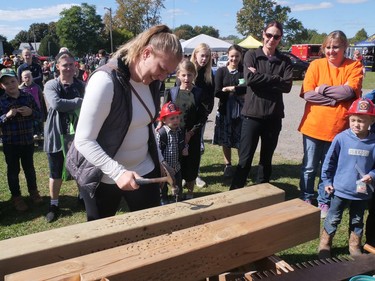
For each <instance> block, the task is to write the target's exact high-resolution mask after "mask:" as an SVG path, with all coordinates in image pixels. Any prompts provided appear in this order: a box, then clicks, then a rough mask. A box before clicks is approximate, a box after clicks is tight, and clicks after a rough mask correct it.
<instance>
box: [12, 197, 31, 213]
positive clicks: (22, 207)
mask: <svg viewBox="0 0 375 281" xmlns="http://www.w3.org/2000/svg"><path fill="white" fill-rule="evenodd" d="M12 201H13V204H14V207H15V208H16V210H17V211H18V212H25V211H27V210H28V209H29V207H28V206H27V205H26V203H25V201H24V200H23V198H22V196H16V197H13V198H12Z"/></svg>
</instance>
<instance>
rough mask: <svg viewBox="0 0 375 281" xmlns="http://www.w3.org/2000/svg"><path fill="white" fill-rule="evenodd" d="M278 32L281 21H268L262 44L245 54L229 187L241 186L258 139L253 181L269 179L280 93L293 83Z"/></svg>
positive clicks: (280, 111) (281, 112) (278, 122)
mask: <svg viewBox="0 0 375 281" xmlns="http://www.w3.org/2000/svg"><path fill="white" fill-rule="evenodd" d="M282 35H283V27H282V25H281V23H279V22H277V21H272V22H270V23H269V24H267V26H266V27H265V28H264V30H263V46H261V47H259V48H258V49H256V50H249V51H247V52H246V54H245V58H244V77H245V79H246V85H247V90H246V95H245V103H244V106H243V109H242V111H241V114H242V116H243V123H242V129H241V140H240V149H239V163H238V166H237V168H236V172H235V175H234V176H233V181H232V184H231V187H230V189H236V188H242V187H244V186H245V184H246V180H247V176H248V174H249V172H250V169H251V163H252V161H253V157H254V153H255V150H256V148H257V145H258V142H259V138H260V140H261V149H260V160H259V165H258V175H257V178H256V183H265V182H269V181H270V177H271V173H272V157H273V153H274V151H275V149H276V146H277V142H278V138H279V133H280V131H281V120H282V118H284V103H283V93H289V92H290V90H291V88H292V82H293V81H292V77H293V69H292V64H291V61H290V59H289V58H288V57H286V56H284V55H282V54H281V53H280V52H279V51H278V50H277V46H278V45H279V43H280V41H281V37H282Z"/></svg>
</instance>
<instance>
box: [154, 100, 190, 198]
mask: <svg viewBox="0 0 375 281" xmlns="http://www.w3.org/2000/svg"><path fill="white" fill-rule="evenodd" d="M180 115H181V111H180V109H179V108H178V107H177V106H176V105H175V104H174V103H172V102H167V103H166V104H164V105H163V107H162V109H161V111H160V117H159V120H160V121H161V122H162V123H163V126H162V127H161V128H160V129H159V130H158V131H157V133H156V140H157V142H158V144H159V148H160V150H161V153H162V154H163V157H164V160H165V161H166V162H167V163H168V165H169V166H170V167H171V168H172V169H173V170H174V172H175V180H176V186H177V188H175V189H172V195H173V196H174V198H173V199H172V198H171V197H170V196H169V195H168V185H167V183H164V184H163V185H162V186H161V188H160V198H161V204H162V205H165V204H168V203H170V202H171V201H172V200H173V201H175V200H176V199H177V200H181V199H182V176H181V164H180V157H181V155H184V156H186V155H188V146H187V145H185V138H184V134H183V132H182V130H181V129H180V122H181V120H180Z"/></svg>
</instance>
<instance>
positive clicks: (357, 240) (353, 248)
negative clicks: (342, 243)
mask: <svg viewBox="0 0 375 281" xmlns="http://www.w3.org/2000/svg"><path fill="white" fill-rule="evenodd" d="M361 240H362V236H358V235H357V234H355V233H354V231H352V232H350V236H349V253H350V255H351V256H352V257H355V256H360V255H362V250H361Z"/></svg>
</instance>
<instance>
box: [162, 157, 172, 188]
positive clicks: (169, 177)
mask: <svg viewBox="0 0 375 281" xmlns="http://www.w3.org/2000/svg"><path fill="white" fill-rule="evenodd" d="M160 164H161V167H162V168H161V170H162V171H161V172H162V173H163V172H164V173H165V176H166V178H167V183H169V184H170V185H171V187H172V188H176V179H175V177H174V175H175V172H174V170H173V169H172V168H171V167H170V166H169V165H168V164H167V162H165V161H163V162H161V163H160Z"/></svg>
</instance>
